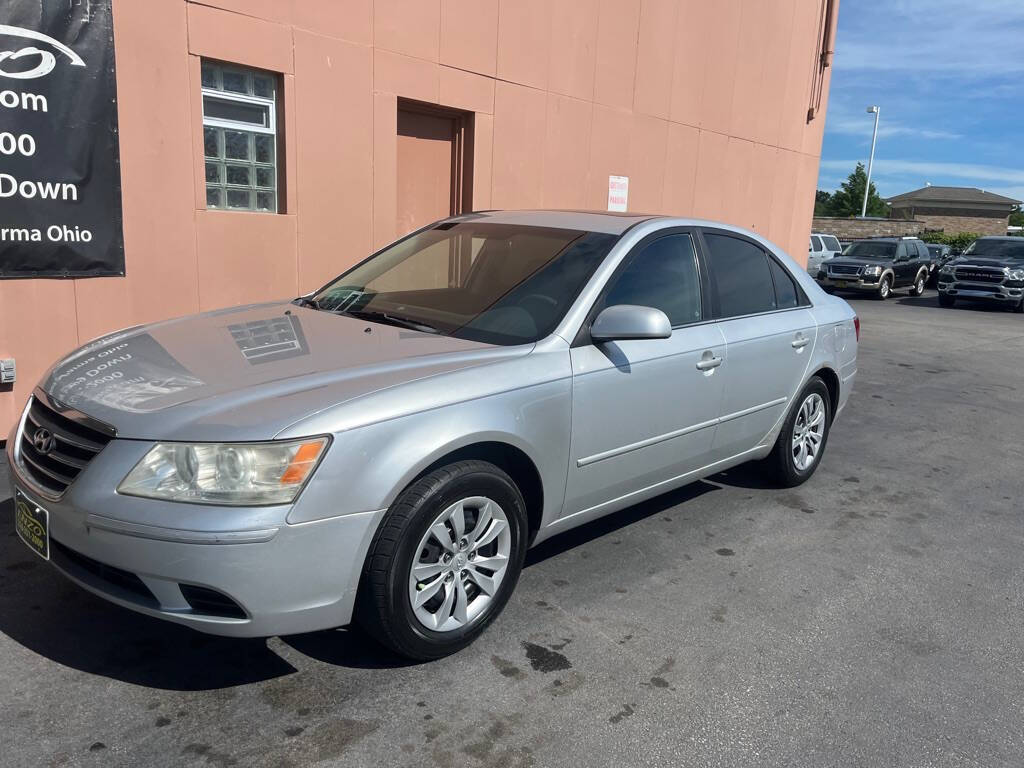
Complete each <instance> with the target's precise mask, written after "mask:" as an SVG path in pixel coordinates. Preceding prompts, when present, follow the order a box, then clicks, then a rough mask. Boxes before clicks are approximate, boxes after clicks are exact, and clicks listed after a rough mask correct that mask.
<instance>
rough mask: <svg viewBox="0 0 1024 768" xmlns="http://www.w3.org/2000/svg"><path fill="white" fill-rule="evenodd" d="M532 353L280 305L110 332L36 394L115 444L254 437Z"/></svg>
mask: <svg viewBox="0 0 1024 768" xmlns="http://www.w3.org/2000/svg"><path fill="white" fill-rule="evenodd" d="M531 348H532V345H526V346H517V347H501V346H493V345H489V344H483V343H480V342H475V341H467V340H463V339H456V338H452V337H450V336H439V335H435V334H431V333H422V332H420V331H414V330H406V329H404V328H398V327H394V326H390V325H382V324H378V323H371V322H367V321H364V320H357V319H354V318H350V317H345V316H341V315H335V314H331V313H327V312H320V311H317V310H313V309H307V308H303V307H298V306H294V305H292V304H290V303H285V302H282V303H274V304H262V305H254V306H248V307H239V308H236V309H231V310H221V311H217V312H208V313H205V314H201V315H192V316H189V317H184V318H180V319H177V320H170V321H166V322H162V323H156V324H152V325H146V326H139V327H136V328H132V329H128V330H126V331H122V332H119V333H115V334H111V335H109V336H106V337H103V338H100V339H97V340H95V341H93V342H91V343H89V344H87V345H85V346H84V347H82V348H81V349H79V350H77V351H75V352H74V353H72V354H71V355H70V356H68V357H67V358H65V359H63V360H61V361H60V362H59V363H58V364H57V365H55V366H54V367H53V368H52V369H51V370H50V371H49V372H48V373H47V374H46V376H45V378H44V380H43V384H42V387H43V389H44V390H45V391H46V392H47V393H48V394H49V395H50V396H51V398H53V399H55V400H57V401H59V402H60V403H63V404H64V405H67V406H70V407H72V408H75V409H77V410H79V411H81V412H83V413H85V414H87V415H90V416H93V417H94V418H97V419H99V420H101V421H104V422H106V423H107V424H109V425H111V426H113V427H114V428H115V429H116V430H117V433H118V436H119V437H124V438H138V439H163V440H171V439H176V440H177V439H188V440H250V439H254V440H264V439H270V438H272V437H273V436H274V435H275V434H277V433H278V432H280V431H281V430H282V429H284V428H285V427H287V426H289V425H290V424H293V423H295V422H296V421H298V420H300V419H302V418H305V417H307V416H309V415H311V414H313V413H316V412H317V411H319V410H322V409H324V408H327V407H329V406H332V405H336V404H339V403H343V402H346V401H349V400H352V399H355V398H359V397H361V396H363V395H367V394H369V393H371V392H376V391H379V390H381V389H385V388H390V387H395V386H399V385H401V384H403V383H407V382H410V381H414V380H417V379H422V378H425V377H429V376H437V375H440V374H444V373H448V372H452V371H456V370H460V369H463V368H467V367H472V366H478V365H485V364H488V363H490V362H493V361H496V360H499V359H506V358H508V357H509V356H515V355H523V354H527V353H528V352H529V351H530V349H531Z"/></svg>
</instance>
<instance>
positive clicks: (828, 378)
mask: <svg viewBox="0 0 1024 768" xmlns="http://www.w3.org/2000/svg"><path fill="white" fill-rule="evenodd" d="M815 376H817V377H818V378H819V379H821V380H822V381H823V382H825V388H826V389H828V399H829V405H830V406H831V409H832V417H833V418H835V415H836V409H837V408H838V407H839V387H840V384H839V374H837V373H836V372H835V370H834V369H832V368H831V367H830V366H827V365H823V366H821V367H820V368H818V370H816V371H815V372H814V373H812V374H811V375H810V377H808V379H807V380H808V381H810V380H811V379H813V378H814V377H815ZM804 386H807V385H806V384H805V385H804Z"/></svg>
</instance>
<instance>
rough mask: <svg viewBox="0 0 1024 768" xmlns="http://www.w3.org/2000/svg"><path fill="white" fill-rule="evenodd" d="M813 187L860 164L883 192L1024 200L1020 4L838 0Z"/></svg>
mask: <svg viewBox="0 0 1024 768" xmlns="http://www.w3.org/2000/svg"><path fill="white" fill-rule="evenodd" d="M834 67H835V69H834V71H833V73H832V89H831V94H830V97H829V105H828V115H827V118H826V122H825V143H824V146H823V148H822V155H821V170H820V173H819V176H818V188H819V189H824V190H827V191H829V192H831V191H833V190H834V189H836V187H838V186H839V183H840V182H841V181H843V180H844V179H845V178H846V176H847V175H849V173H850V171H852V170H853V167H854V165H855V164H856V163H857V161H858V160H860V161H862V162H864V164H865V165H867V161H868V154H869V152H870V150H871V127H872V120H873V117H874V116H873V115H869V114H867V113H866V112H865V109H866V107H867V106H868V105H869V104H877V105H879V106H880V107H881V108H882V113H881V119H880V123H879V130H878V147H877V149H876V150H875V165H874V171H873V173H872V181H874V182H875V184H876V186H877V188H878V191H879V194H881V195H882V197H890V196H892V195H898V194H900V193H902V192H908V191H910V190H912V189H917V188H918V187H923V186H924V185H925V183H926V182H930V183H931V184H942V185H950V186H964V187H980V188H981V189H986V190H989V191H991V192H996V193H999V194H1003V195H1008V196H1010V197H1013V198H1015V199H1017V200H1024V0H970V1H969V2H968V1H967V0H842V2H840V4H839V31H838V34H837V39H836V55H835V59H834Z"/></svg>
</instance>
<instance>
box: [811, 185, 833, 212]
mask: <svg viewBox="0 0 1024 768" xmlns="http://www.w3.org/2000/svg"><path fill="white" fill-rule="evenodd" d="M830 210H832V195H830V194H829V193H828V192H826V191H825V190H823V189H819V190H818V191H817V192H815V193H814V215H815V216H831V215H832V214H831V213H829V211H830Z"/></svg>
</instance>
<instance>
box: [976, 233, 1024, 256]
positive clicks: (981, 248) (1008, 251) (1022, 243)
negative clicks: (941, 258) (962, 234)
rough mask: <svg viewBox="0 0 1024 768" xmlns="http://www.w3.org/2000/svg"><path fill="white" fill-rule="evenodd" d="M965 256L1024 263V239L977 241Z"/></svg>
mask: <svg viewBox="0 0 1024 768" xmlns="http://www.w3.org/2000/svg"><path fill="white" fill-rule="evenodd" d="M964 256H983V257H984V258H986V259H1007V260H1013V261H1024V238H1020V239H1019V240H1017V239H1014V240H975V241H974V242H973V243H971V244H970V245H969V246H968V247H967V250H966V251H964Z"/></svg>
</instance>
